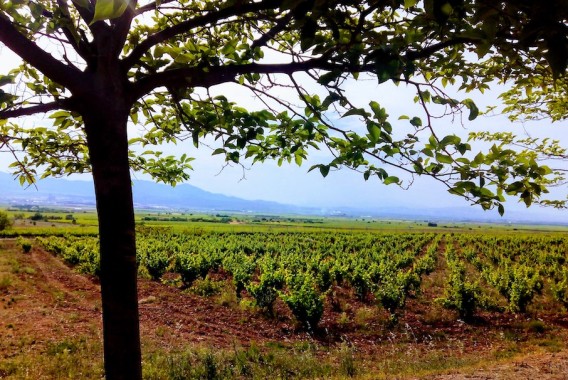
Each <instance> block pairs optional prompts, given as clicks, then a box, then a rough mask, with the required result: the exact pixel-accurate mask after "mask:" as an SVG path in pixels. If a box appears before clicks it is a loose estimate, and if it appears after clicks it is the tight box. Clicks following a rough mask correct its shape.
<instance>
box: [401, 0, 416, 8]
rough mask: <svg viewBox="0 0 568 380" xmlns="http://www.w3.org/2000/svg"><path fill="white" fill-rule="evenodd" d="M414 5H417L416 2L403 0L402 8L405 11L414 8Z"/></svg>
mask: <svg viewBox="0 0 568 380" xmlns="http://www.w3.org/2000/svg"><path fill="white" fill-rule="evenodd" d="M416 4H418V0H404V7H405V8H407V9H408V8H411V7H413V6H415V5H416Z"/></svg>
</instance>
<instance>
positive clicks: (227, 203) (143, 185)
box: [0, 172, 318, 214]
mask: <svg viewBox="0 0 568 380" xmlns="http://www.w3.org/2000/svg"><path fill="white" fill-rule="evenodd" d="M0 188H1V189H2V191H1V193H0V203H5V204H43V205H52V206H57V205H59V206H83V207H95V191H94V185H93V183H92V181H81V180H67V179H62V178H57V179H55V178H46V179H43V180H40V181H38V183H37V185H36V186H35V187H34V186H28V187H23V186H20V184H19V183H18V182H17V181H15V180H14V179H13V177H12V176H11V175H10V174H7V173H2V172H0ZM132 191H133V194H134V204H135V206H136V207H137V208H171V209H191V210H201V211H239V212H249V211H250V212H269V213H307V214H314V213H316V212H317V211H318V210H317V209H311V208H309V207H301V206H293V205H285V204H281V203H277V202H271V201H263V200H246V199H242V198H237V197H232V196H227V195H223V194H216V193H211V192H208V191H205V190H202V189H200V188H198V187H195V186H193V185H189V184H180V185H177V186H176V187H171V186H169V185H165V184H160V183H154V182H151V181H143V180H135V181H133V187H132Z"/></svg>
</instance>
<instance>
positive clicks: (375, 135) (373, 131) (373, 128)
mask: <svg viewBox="0 0 568 380" xmlns="http://www.w3.org/2000/svg"><path fill="white" fill-rule="evenodd" d="M367 130H368V131H369V136H370V140H371V142H372V143H373V144H375V143H376V142H377V141H379V139H380V137H381V129H380V128H379V126H378V125H377V124H375V123H367Z"/></svg>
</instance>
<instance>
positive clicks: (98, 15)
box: [91, 0, 130, 24]
mask: <svg viewBox="0 0 568 380" xmlns="http://www.w3.org/2000/svg"><path fill="white" fill-rule="evenodd" d="M129 2H130V0H97V2H96V3H95V15H94V16H93V20H91V24H93V23H95V22H97V21H102V20H109V19H113V18H117V17H120V16H122V14H123V13H124V11H125V10H126V7H127V6H128V5H129V4H128V3H129Z"/></svg>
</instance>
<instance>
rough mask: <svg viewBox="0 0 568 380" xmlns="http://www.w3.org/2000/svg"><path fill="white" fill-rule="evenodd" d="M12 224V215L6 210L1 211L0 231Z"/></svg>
mask: <svg viewBox="0 0 568 380" xmlns="http://www.w3.org/2000/svg"><path fill="white" fill-rule="evenodd" d="M11 225H12V222H11V221H10V217H9V216H8V214H6V213H5V212H4V211H0V231H3V230H5V229H6V228H9V227H10V226H11Z"/></svg>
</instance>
